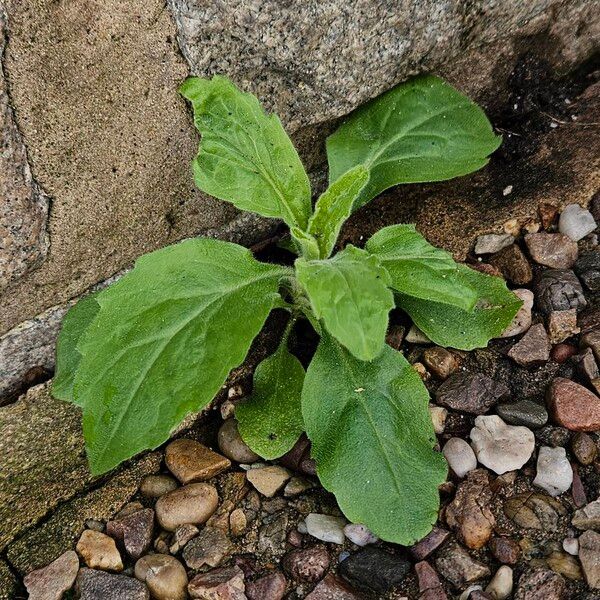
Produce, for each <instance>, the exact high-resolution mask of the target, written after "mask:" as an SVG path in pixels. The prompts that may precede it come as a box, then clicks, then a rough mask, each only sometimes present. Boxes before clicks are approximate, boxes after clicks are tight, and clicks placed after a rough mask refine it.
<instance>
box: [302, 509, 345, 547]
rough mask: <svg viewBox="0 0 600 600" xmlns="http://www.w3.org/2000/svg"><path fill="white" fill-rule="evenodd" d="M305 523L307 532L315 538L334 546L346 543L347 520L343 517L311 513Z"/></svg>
mask: <svg viewBox="0 0 600 600" xmlns="http://www.w3.org/2000/svg"><path fill="white" fill-rule="evenodd" d="M304 523H305V524H306V532H307V533H308V534H309V535H312V536H313V537H314V538H317V539H318V540H321V541H322V542H330V543H332V544H343V543H344V537H345V536H344V527H345V526H346V520H345V519H344V518H343V517H333V516H331V515H323V514H319V513H310V514H308V515H307V516H306V518H305V519H304Z"/></svg>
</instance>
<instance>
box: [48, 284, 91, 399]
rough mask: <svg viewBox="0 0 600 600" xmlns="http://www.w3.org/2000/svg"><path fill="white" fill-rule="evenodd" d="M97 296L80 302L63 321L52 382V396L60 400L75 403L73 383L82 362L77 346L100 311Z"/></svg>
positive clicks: (87, 297) (88, 297)
mask: <svg viewBox="0 0 600 600" xmlns="http://www.w3.org/2000/svg"><path fill="white" fill-rule="evenodd" d="M96 296H97V294H90V295H89V296H86V297H85V298H82V299H81V300H79V302H77V304H75V306H73V307H72V308H71V310H69V312H68V313H67V314H66V315H65V318H64V319H63V322H62V326H61V328H60V333H59V335H58V340H57V342H56V371H55V374H54V379H53V380H52V395H53V396H54V397H55V398H58V399H59V400H66V401H69V402H73V382H74V381H75V373H76V372H77V369H78V368H79V363H80V362H81V352H79V350H78V349H77V344H78V342H79V340H80V338H81V336H82V335H83V334H84V332H85V330H86V329H87V328H88V326H89V324H90V323H91V322H92V321H93V320H94V318H95V317H96V315H97V314H98V311H99V310H100V305H99V304H98V302H97V300H96Z"/></svg>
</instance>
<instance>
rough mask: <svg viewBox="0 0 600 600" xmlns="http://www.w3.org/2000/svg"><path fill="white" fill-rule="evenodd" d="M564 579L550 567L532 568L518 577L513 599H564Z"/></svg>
mask: <svg viewBox="0 0 600 600" xmlns="http://www.w3.org/2000/svg"><path fill="white" fill-rule="evenodd" d="M565 592H566V586H565V580H564V579H563V578H562V577H561V576H560V575H558V574H557V573H555V572H554V571H551V570H550V569H534V570H531V571H527V572H525V573H524V574H523V575H521V578H520V579H519V585H518V587H517V591H516V592H515V597H514V600H565Z"/></svg>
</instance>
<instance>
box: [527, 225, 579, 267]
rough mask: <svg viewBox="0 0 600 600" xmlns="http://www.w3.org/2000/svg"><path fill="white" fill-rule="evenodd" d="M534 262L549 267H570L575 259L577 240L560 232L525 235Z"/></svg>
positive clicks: (576, 255)
mask: <svg viewBox="0 0 600 600" xmlns="http://www.w3.org/2000/svg"><path fill="white" fill-rule="evenodd" d="M525 243H526V244H527V248H528V250H529V254H531V257H532V258H533V260H535V262H536V263H538V264H540V265H544V266H546V267H550V268H551V269H570V268H571V267H572V266H573V265H574V264H575V261H576V260H577V257H578V249H577V242H575V241H573V240H572V239H571V238H570V237H568V236H566V235H563V234H562V233H530V234H529V235H526V236H525Z"/></svg>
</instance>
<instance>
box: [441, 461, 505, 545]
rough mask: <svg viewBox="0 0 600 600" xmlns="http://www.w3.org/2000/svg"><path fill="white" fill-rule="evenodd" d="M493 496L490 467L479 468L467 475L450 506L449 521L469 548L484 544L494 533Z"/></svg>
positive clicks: (447, 519)
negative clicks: (485, 468) (488, 470)
mask: <svg viewBox="0 0 600 600" xmlns="http://www.w3.org/2000/svg"><path fill="white" fill-rule="evenodd" d="M491 500H492V490H491V489H490V485H489V478H488V474H487V471H485V470H483V469H479V470H477V471H472V472H471V473H469V474H468V475H467V479H466V480H465V481H463V482H462V483H461V484H460V485H459V486H458V489H457V490H456V495H455V496H454V500H453V501H452V502H451V503H450V504H449V505H448V506H447V507H446V522H447V523H448V525H449V526H450V527H451V528H452V529H454V530H455V531H456V532H457V535H458V538H459V539H460V541H461V542H463V543H464V544H465V545H466V546H467V547H468V548H471V549H473V550H478V549H479V548H483V546H485V545H486V544H487V542H488V540H489V539H490V537H491V535H492V532H493V530H494V525H495V524H496V519H495V518H494V515H493V514H492V511H491V510H490V509H489V505H490V503H491Z"/></svg>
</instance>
